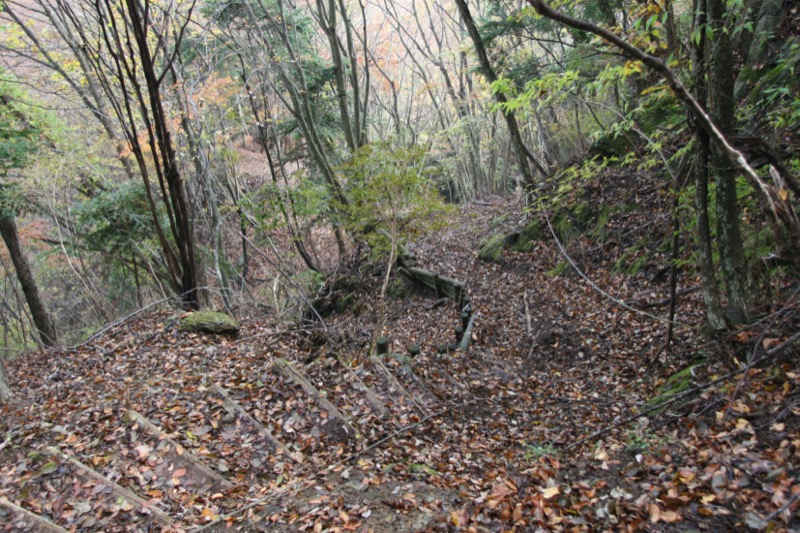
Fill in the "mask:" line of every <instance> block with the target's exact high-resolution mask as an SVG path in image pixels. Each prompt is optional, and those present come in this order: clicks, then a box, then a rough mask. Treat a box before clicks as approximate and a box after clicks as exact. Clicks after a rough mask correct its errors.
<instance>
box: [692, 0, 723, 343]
mask: <svg viewBox="0 0 800 533" xmlns="http://www.w3.org/2000/svg"><path fill="white" fill-rule="evenodd" d="M703 2H704V0H699V1H695V5H696V9H695V12H696V13H697V15H696V16H697V19H696V21H695V28H697V31H699V35H700V39H699V40H698V41H697V44H696V45H695V46H694V47H693V49H692V53H693V55H694V57H693V63H694V79H695V83H696V85H695V98H696V99H697V101H698V102H699V103H700V104H701V105H703V106H705V105H706V99H707V94H708V90H707V88H706V78H705V71H706V57H705V56H706V53H705V49H706V44H707V41H706V33H705V25H706V11H705V6H698V5H697V4H702V3H703ZM697 7H699V9H698V8H697ZM709 154H710V140H709V137H708V132H706V131H705V130H703V129H701V128H697V130H696V132H695V156H694V183H695V212H696V216H697V247H698V255H699V265H698V269H699V270H700V277H701V279H702V280H703V300H704V301H705V304H706V321H707V322H708V326H709V328H710V329H711V330H712V331H717V330H721V329H724V328H725V318H724V317H723V314H722V306H721V305H720V298H719V287H718V285H717V277H716V274H715V273H714V259H713V257H714V249H713V247H712V244H711V225H710V223H709V220H708V162H709Z"/></svg>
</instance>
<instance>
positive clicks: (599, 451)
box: [594, 446, 608, 461]
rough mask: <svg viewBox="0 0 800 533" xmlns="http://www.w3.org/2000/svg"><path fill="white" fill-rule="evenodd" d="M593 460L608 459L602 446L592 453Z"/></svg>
mask: <svg viewBox="0 0 800 533" xmlns="http://www.w3.org/2000/svg"><path fill="white" fill-rule="evenodd" d="M594 458H595V459H596V460H598V461H605V460H607V459H608V453H607V452H606V449H605V448H603V446H598V447H597V449H596V450H595V451H594Z"/></svg>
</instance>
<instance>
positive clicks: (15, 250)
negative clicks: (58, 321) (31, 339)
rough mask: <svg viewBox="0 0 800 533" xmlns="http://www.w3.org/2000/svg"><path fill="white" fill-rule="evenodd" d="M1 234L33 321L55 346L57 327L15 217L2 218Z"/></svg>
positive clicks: (47, 341) (45, 339)
mask: <svg viewBox="0 0 800 533" xmlns="http://www.w3.org/2000/svg"><path fill="white" fill-rule="evenodd" d="M0 234H2V236H3V241H4V242H5V243H6V248H8V255H9V256H11V262H13V263H14V269H15V270H16V272H17V279H18V280H19V284H20V286H21V287H22V292H23V294H24V295H25V301H26V302H27V303H28V309H30V312H31V316H32V317H33V323H34V324H36V329H38V330H39V337H40V339H41V341H42V344H44V345H45V346H55V345H56V344H58V335H57V333H56V328H55V325H54V324H53V320H52V318H51V317H50V313H48V312H47V308H46V307H45V305H44V301H43V300H42V297H41V295H40V294H39V287H37V285H36V280H35V279H34V278H33V272H32V271H31V267H30V265H29V264H28V260H27V259H26V258H25V254H24V253H23V251H22V246H21V245H20V242H19V235H18V234H17V224H16V222H15V221H14V217H2V218H0Z"/></svg>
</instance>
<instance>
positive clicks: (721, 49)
mask: <svg viewBox="0 0 800 533" xmlns="http://www.w3.org/2000/svg"><path fill="white" fill-rule="evenodd" d="M706 6H707V8H706V9H707V11H706V12H707V16H708V23H709V24H710V26H711V27H712V28H713V30H714V37H715V41H714V43H713V46H712V47H711V49H710V50H708V51H707V53H708V54H709V61H708V67H709V76H708V78H709V83H708V96H709V103H710V108H711V116H712V119H713V120H714V122H715V123H716V124H717V127H718V128H719V129H720V131H721V132H722V134H723V135H726V136H730V135H731V134H733V133H734V129H735V117H734V111H735V102H734V100H733V84H734V77H733V74H734V68H733V50H732V47H731V43H730V38H729V37H728V33H727V32H726V31H725V27H724V26H725V20H724V17H725V3H724V2H723V0H706ZM711 154H712V159H711V163H712V167H713V169H714V177H715V179H716V184H717V240H718V245H719V256H720V266H721V267H722V276H723V279H724V280H725V286H726V288H727V292H728V298H729V300H730V301H729V305H731V306H733V307H735V308H737V309H738V310H740V311H741V314H742V315H743V316H744V317H747V315H748V314H749V312H750V310H751V309H752V308H753V303H754V301H755V294H754V292H755V291H754V289H753V282H752V276H751V275H750V268H749V265H748V264H747V260H746V257H745V254H744V245H743V243H742V233H741V215H740V212H739V203H738V199H737V195H736V177H737V174H738V172H737V169H736V168H735V167H733V166H732V165H731V162H730V161H729V159H728V158H727V156H726V154H725V153H724V152H723V151H722V150H720V148H719V147H718V146H716V145H714V146H712V150H711ZM737 314H738V313H737Z"/></svg>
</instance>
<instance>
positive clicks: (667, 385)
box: [647, 362, 703, 406]
mask: <svg viewBox="0 0 800 533" xmlns="http://www.w3.org/2000/svg"><path fill="white" fill-rule="evenodd" d="M701 364H703V363H702V362H700V363H695V364H693V365H689V366H687V367H686V368H684V369H683V370H681V371H680V372H676V373H675V374H672V375H671V376H670V377H668V378H667V380H666V381H665V382H664V383H663V384H661V386H659V387H658V388H657V389H656V394H655V396H653V397H652V398H650V399H649V400H647V404H648V405H652V406H656V405H659V404H662V403H664V402H665V401H667V400H669V399H670V398H672V397H673V396H675V395H676V394H680V393H682V392H684V391H686V390H689V389H690V388H691V387H692V384H693V381H694V374H693V371H694V369H695V368H697V367H698V366H700V365H701Z"/></svg>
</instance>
